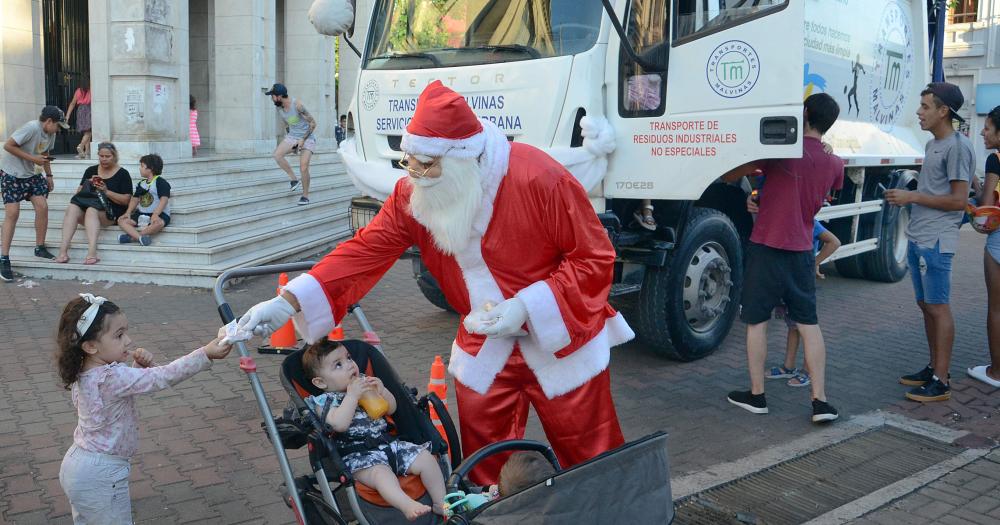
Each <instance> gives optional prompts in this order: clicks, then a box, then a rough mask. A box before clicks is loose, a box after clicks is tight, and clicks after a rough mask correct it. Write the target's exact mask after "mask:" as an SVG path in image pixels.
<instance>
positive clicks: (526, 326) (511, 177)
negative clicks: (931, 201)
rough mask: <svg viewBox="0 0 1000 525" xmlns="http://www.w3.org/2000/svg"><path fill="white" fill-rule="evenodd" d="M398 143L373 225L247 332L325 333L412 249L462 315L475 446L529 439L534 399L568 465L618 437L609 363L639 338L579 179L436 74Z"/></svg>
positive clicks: (254, 313)
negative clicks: (611, 300)
mask: <svg viewBox="0 0 1000 525" xmlns="http://www.w3.org/2000/svg"><path fill="white" fill-rule="evenodd" d="M402 149H403V151H404V152H405V157H404V160H403V164H405V167H406V171H407V173H408V175H409V176H408V177H404V178H403V179H401V180H400V181H399V182H398V183H397V184H396V187H395V189H394V190H393V192H392V195H390V196H389V198H388V199H387V200H386V201H385V205H384V206H383V207H382V210H381V211H380V212H379V213H378V215H376V216H375V218H374V219H373V220H372V222H371V224H370V225H369V226H368V227H366V228H364V229H362V230H361V231H359V232H358V234H357V235H356V236H355V237H354V238H353V239H351V240H349V241H346V242H344V243H342V244H340V245H339V246H337V248H336V249H334V250H333V251H332V252H330V253H329V254H328V255H327V256H326V257H324V258H323V259H322V260H321V261H320V262H319V263H317V264H316V266H314V267H313V268H312V270H310V271H309V273H307V274H303V275H301V276H299V277H297V278H295V279H293V280H292V281H291V282H289V283H288V285H287V286H286V287H285V288H284V292H283V293H282V295H281V296H279V297H276V298H274V299H271V300H269V301H265V302H262V303H260V304H257V305H256V306H254V307H252V308H251V309H250V310H249V311H247V313H246V314H245V315H244V316H243V317H242V318H241V319H240V321H239V327H240V328H241V329H243V330H253V331H254V332H255V333H257V334H258V335H268V334H270V333H271V332H273V331H274V330H275V329H277V328H279V327H281V326H282V325H284V323H285V322H287V321H288V319H289V318H293V320H294V323H295V327H296V329H298V331H299V333H300V334H302V336H303V338H304V339H305V340H306V341H309V342H313V341H316V340H317V339H320V338H322V337H323V336H324V335H325V334H327V333H328V332H329V331H330V329H331V328H333V326H334V325H335V324H336V323H339V322H340V320H341V318H342V317H344V315H345V314H346V311H347V307H348V306H349V305H351V304H354V303H356V302H357V301H359V300H360V299H361V298H362V297H364V295H365V294H366V293H368V291H369V290H370V289H371V288H372V287H373V286H375V284H376V282H377V281H378V280H379V279H380V278H381V277H382V275H383V274H385V272H386V271H388V270H389V268H390V267H391V266H392V265H393V263H395V261H396V260H397V259H398V258H399V257H400V255H402V254H403V252H404V251H405V250H406V249H407V248H408V247H409V246H412V245H417V246H418V247H419V248H420V254H421V257H422V258H423V261H424V264H425V265H426V266H427V268H428V269H429V270H430V272H431V274H432V275H433V276H434V277H435V279H437V282H438V283H440V285H441V288H442V291H443V292H444V295H445V297H446V298H447V300H448V303H449V304H450V305H451V306H452V307H453V308H454V309H455V310H456V311H458V312H459V313H460V314H461V315H462V316H463V319H462V324H461V325H460V326H459V327H458V334H457V335H456V337H455V340H454V342H453V343H452V348H451V359H450V362H449V364H448V370H449V372H451V374H452V375H453V376H454V377H455V390H456V392H455V395H456V398H457V400H458V416H459V419H460V421H461V434H462V447H463V449H464V450H467V451H470V452H471V451H475V450H478V449H479V448H481V447H483V446H485V445H488V444H490V443H494V442H497V441H500V440H504V439H517V438H521V437H523V436H524V427H525V423H526V420H527V414H528V405H529V404H530V405H531V406H533V407H534V408H535V411H536V412H537V414H538V417H539V419H540V420H541V423H542V427H543V428H544V430H545V435H546V437H547V438H548V440H549V443H550V444H551V445H552V448H553V449H554V450H555V452H556V455H557V456H558V458H559V461H560V463H561V464H562V465H564V466H570V465H575V464H577V463H580V462H582V461H585V460H587V459H590V458H592V457H594V456H596V455H598V454H600V453H602V452H604V451H606V450H609V449H611V448H614V447H617V446H619V445H621V444H622V443H623V442H624V439H623V437H622V433H621V429H620V428H619V426H618V416H617V415H616V413H615V407H614V403H613V402H612V400H611V387H610V377H609V373H608V360H609V357H610V349H611V347H612V346H615V345H618V344H621V343H624V342H625V341H628V340H629V339H631V338H632V337H633V336H634V334H633V332H632V330H631V329H630V328H629V327H628V325H627V324H626V323H625V320H624V318H623V317H622V315H621V314H620V313H617V312H616V311H615V310H614V309H612V308H611V306H609V305H608V302H607V298H608V292H609V290H610V287H611V280H612V274H613V265H614V259H615V252H614V249H613V248H612V246H611V243H610V241H609V240H608V237H607V234H606V232H605V230H604V228H603V227H602V226H601V223H600V221H599V220H598V219H597V216H596V215H595V213H594V210H593V208H592V207H591V204H590V202H589V200H588V199H587V195H586V193H585V192H584V190H583V187H582V186H580V184H579V183H578V182H577V181H576V179H575V178H574V177H573V175H572V174H570V173H569V172H568V171H567V170H566V169H565V168H563V166H562V165H560V164H559V163H558V162H556V161H555V160H553V159H552V158H551V157H549V156H548V155H546V154H545V153H543V152H541V151H540V150H538V149H536V148H534V147H531V146H528V145H525V144H518V143H510V142H508V141H507V138H506V137H505V136H504V135H503V133H501V132H500V130H499V129H497V128H496V127H495V126H494V125H493V124H491V123H489V122H487V121H480V120H479V119H478V118H477V117H476V115H475V114H473V112H472V110H471V109H470V108H469V106H468V104H467V103H466V101H465V99H464V98H462V96H461V95H459V94H458V93H456V92H454V91H452V90H451V89H449V88H447V87H445V86H444V85H442V84H441V82H439V81H435V82H433V83H431V84H429V85H428V86H427V88H426V89H424V91H423V93H421V95H420V98H419V99H418V101H417V107H416V111H415V113H414V115H413V120H412V121H410V123H409V125H408V126H407V127H406V134H405V135H403V140H402ZM293 316H294V317H293ZM480 465H481V466H480V467H478V468H477V472H474V473H473V475H472V479H473V481H475V482H477V483H480V484H484V485H485V484H488V483H495V482H496V479H497V475H498V473H499V471H500V467H501V466H502V458H501V457H494V458H491V460H487V461H484V462H483V463H481V464H480Z"/></svg>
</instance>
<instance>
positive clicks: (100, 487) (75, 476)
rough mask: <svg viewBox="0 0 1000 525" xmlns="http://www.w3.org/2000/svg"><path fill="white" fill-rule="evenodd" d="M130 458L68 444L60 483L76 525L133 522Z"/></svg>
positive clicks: (107, 524) (114, 524) (60, 471)
mask: <svg viewBox="0 0 1000 525" xmlns="http://www.w3.org/2000/svg"><path fill="white" fill-rule="evenodd" d="M130 470H131V466H130V465H129V461H128V458H126V457H122V456H112V455H110V454H100V453H98V452H90V451H89V450H84V449H82V448H80V447H78V446H76V445H73V446H71V447H69V450H67V451H66V455H65V456H63V461H62V466H61V467H60V468H59V484H60V485H62V488H63V492H65V493H66V497H68V498H69V504H70V507H72V509H73V523H74V524H76V525H92V524H101V525H105V524H106V525H131V524H132V501H131V499H129V494H128V475H129V471H130Z"/></svg>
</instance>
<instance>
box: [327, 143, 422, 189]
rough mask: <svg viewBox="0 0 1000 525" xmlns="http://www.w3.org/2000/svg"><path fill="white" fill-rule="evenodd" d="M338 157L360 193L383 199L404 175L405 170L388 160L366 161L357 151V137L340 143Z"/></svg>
mask: <svg viewBox="0 0 1000 525" xmlns="http://www.w3.org/2000/svg"><path fill="white" fill-rule="evenodd" d="M337 152H338V153H340V159H341V160H342V161H343V162H344V166H345V167H346V168H347V174H348V175H349V176H350V177H351V182H353V183H354V186H355V187H356V188H358V190H359V191H361V194H362V195H367V196H369V197H375V198H376V199H378V200H381V201H384V200H386V199H388V198H389V195H391V194H392V190H393V189H395V187H396V182H397V181H398V180H399V179H400V178H402V177H405V176H406V172H405V171H403V170H400V169H396V168H393V167H392V166H391V165H390V164H389V163H388V162H385V161H382V162H367V161H365V160H364V159H362V158H361V155H360V154H359V153H358V144H357V137H351V138H349V139H347V140H345V141H344V142H341V143H340V146H339V147H338V148H337Z"/></svg>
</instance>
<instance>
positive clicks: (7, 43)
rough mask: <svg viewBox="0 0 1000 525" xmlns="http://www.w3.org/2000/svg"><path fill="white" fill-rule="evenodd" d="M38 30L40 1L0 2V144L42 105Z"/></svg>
mask: <svg viewBox="0 0 1000 525" xmlns="http://www.w3.org/2000/svg"><path fill="white" fill-rule="evenodd" d="M41 30H42V2H41V0H0V133H2V137H3V138H0V140H7V137H8V136H10V134H11V133H13V132H14V131H15V130H16V129H17V128H19V127H21V125H23V124H24V123H25V122H28V121H29V120H32V119H37V118H38V114H39V113H40V112H41V111H42V106H44V105H45V61H44V58H43V55H42V36H41ZM63 109H65V108H63Z"/></svg>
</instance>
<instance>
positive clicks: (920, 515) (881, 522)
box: [851, 450, 1000, 525]
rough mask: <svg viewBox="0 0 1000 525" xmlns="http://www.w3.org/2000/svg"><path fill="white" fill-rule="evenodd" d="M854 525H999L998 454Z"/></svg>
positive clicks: (985, 458)
mask: <svg viewBox="0 0 1000 525" xmlns="http://www.w3.org/2000/svg"><path fill="white" fill-rule="evenodd" d="M851 523H852V524H854V525H923V524H931V523H940V524H942V525H960V524H976V525H995V524H996V523H1000V450H994V451H993V452H992V453H990V454H989V455H987V456H986V457H984V458H981V459H978V460H976V461H973V462H972V463H969V464H968V465H966V466H964V467H962V468H960V469H958V470H956V471H954V472H952V473H950V474H948V475H947V476H944V477H942V478H941V479H939V480H937V481H935V482H933V483H930V484H928V485H927V486H925V487H923V488H921V489H920V490H918V491H916V492H914V493H913V494H911V495H909V496H906V497H904V498H901V499H899V500H897V501H894V502H892V503H890V504H888V505H886V506H884V507H882V508H880V509H878V510H876V511H875V512H871V513H869V514H867V515H865V516H864V517H862V518H860V519H857V520H854V521H852V522H851Z"/></svg>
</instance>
